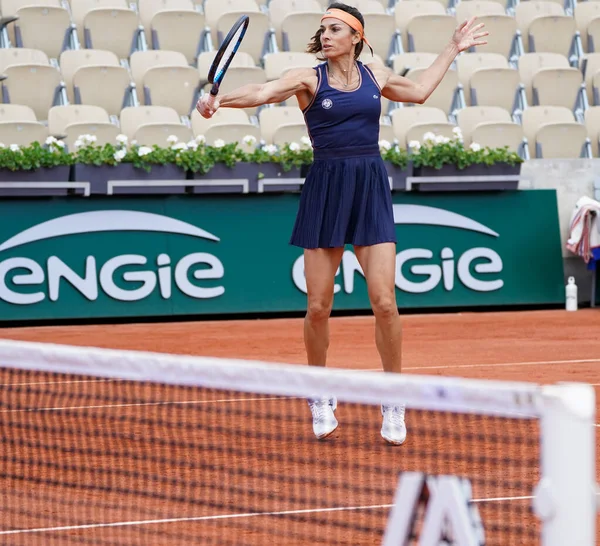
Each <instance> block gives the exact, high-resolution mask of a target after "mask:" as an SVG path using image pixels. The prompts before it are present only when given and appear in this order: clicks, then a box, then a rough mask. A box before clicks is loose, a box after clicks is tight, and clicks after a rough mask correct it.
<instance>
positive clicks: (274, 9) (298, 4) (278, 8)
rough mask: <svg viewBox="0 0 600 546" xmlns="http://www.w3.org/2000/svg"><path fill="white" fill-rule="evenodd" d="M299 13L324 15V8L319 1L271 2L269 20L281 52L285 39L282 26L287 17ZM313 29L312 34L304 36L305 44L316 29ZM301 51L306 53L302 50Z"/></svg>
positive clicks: (285, 0) (274, 0) (280, 0)
mask: <svg viewBox="0 0 600 546" xmlns="http://www.w3.org/2000/svg"><path fill="white" fill-rule="evenodd" d="M297 13H318V14H319V15H322V14H323V8H322V6H321V4H319V2H318V1H317V0H271V1H270V2H269V20H270V21H271V25H272V27H273V28H274V29H275V34H276V37H277V46H278V47H279V49H280V50H283V39H282V33H281V25H282V23H283V20H284V19H285V17H286V16H287V15H291V14H297ZM317 28H319V27H318V25H317V27H316V28H313V29H312V31H311V33H310V34H307V35H305V36H304V40H305V42H308V40H309V37H310V36H312V35H313V34H314V33H315V32H316V29H317ZM300 51H304V48H302V49H301V50H300Z"/></svg>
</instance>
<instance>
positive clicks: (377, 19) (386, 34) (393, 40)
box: [363, 13, 401, 59]
mask: <svg viewBox="0 0 600 546" xmlns="http://www.w3.org/2000/svg"><path fill="white" fill-rule="evenodd" d="M363 17H364V19H365V33H366V34H367V36H369V42H370V43H371V46H372V47H373V50H374V51H376V52H377V53H378V54H379V55H380V56H381V57H382V58H384V59H389V58H391V56H392V55H393V54H394V53H395V52H396V51H397V50H398V49H399V48H400V47H401V37H400V31H398V30H397V29H396V21H395V20H394V16H393V15H390V14H387V13H367V14H363ZM365 48H366V49H367V50H368V49H369V48H368V47H366V46H365Z"/></svg>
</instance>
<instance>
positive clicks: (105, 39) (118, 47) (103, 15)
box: [83, 8, 141, 59]
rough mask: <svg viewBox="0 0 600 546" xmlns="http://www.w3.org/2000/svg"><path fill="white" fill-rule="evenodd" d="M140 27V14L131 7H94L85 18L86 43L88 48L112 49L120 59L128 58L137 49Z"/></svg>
mask: <svg viewBox="0 0 600 546" xmlns="http://www.w3.org/2000/svg"><path fill="white" fill-rule="evenodd" d="M140 28H141V27H140V22H139V18H138V15H137V13H136V12H135V11H133V10H131V9H128V8H100V9H93V10H91V11H88V12H87V14H86V15H85V17H84V18H83V32H84V36H85V41H84V45H85V47H86V48H87V49H104V50H108V51H112V52H114V53H115V54H116V55H117V56H118V57H119V58H120V59H127V58H128V57H129V55H131V53H132V52H133V51H135V50H136V49H137V40H138V38H139V32H140ZM106 29H110V32H107V31H106Z"/></svg>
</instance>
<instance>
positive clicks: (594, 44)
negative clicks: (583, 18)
mask: <svg viewBox="0 0 600 546" xmlns="http://www.w3.org/2000/svg"><path fill="white" fill-rule="evenodd" d="M587 39H588V46H587V47H588V48H587V51H588V52H589V53H593V52H596V51H597V52H599V53H600V17H596V18H594V19H592V20H591V21H590V22H589V23H588V25H587Z"/></svg>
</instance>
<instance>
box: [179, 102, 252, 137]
mask: <svg viewBox="0 0 600 546" xmlns="http://www.w3.org/2000/svg"><path fill="white" fill-rule="evenodd" d="M190 121H191V124H192V131H193V133H194V136H200V135H205V134H206V131H207V130H208V128H209V127H210V126H211V125H215V124H225V123H235V124H238V125H240V124H246V125H252V124H251V123H250V118H249V117H248V114H247V113H246V112H245V111H244V110H240V109H239V108H219V109H218V110H217V111H216V112H215V113H214V115H213V116H212V117H211V118H210V119H206V118H203V117H202V116H201V115H200V114H199V113H198V111H197V110H194V111H193V112H192V115H191V116H190Z"/></svg>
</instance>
